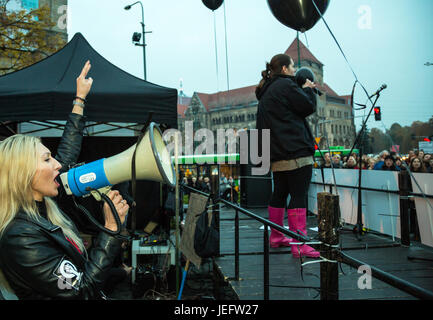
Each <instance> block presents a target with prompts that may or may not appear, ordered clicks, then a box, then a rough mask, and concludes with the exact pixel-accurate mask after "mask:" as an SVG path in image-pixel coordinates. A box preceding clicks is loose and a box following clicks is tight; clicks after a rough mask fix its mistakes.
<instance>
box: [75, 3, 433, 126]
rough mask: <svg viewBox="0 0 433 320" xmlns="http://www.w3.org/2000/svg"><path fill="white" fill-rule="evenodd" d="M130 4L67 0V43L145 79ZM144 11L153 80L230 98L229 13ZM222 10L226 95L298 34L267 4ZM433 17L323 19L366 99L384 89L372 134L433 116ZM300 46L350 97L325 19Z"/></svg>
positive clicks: (386, 13) (361, 7)
mask: <svg viewBox="0 0 433 320" xmlns="http://www.w3.org/2000/svg"><path fill="white" fill-rule="evenodd" d="M133 2H135V1H128V0H127V1H125V0H105V1H101V0H69V1H68V3H69V4H68V36H69V39H71V38H72V37H73V36H74V34H75V33H76V32H81V33H82V34H83V35H84V37H85V38H86V39H87V40H88V41H89V43H90V44H91V45H92V47H93V48H94V49H96V50H97V51H98V52H99V53H100V54H101V55H102V56H104V57H105V58H106V59H107V60H109V61H111V62H112V63H114V64H116V65H117V66H118V67H120V68H122V69H123V70H125V71H127V72H129V73H131V74H133V75H135V76H137V77H140V78H143V52H142V49H141V47H136V46H134V45H133V44H132V40H131V38H132V34H133V33H134V32H141V24H140V22H141V19H142V13H141V7H140V5H139V4H137V5H135V6H133V7H132V8H131V10H129V11H126V10H124V9H123V8H124V7H125V5H127V4H131V3H133ZM142 3H143V5H144V21H145V25H146V31H152V33H149V34H146V43H147V47H146V60H147V80H148V81H150V82H153V83H157V84H159V85H163V86H167V87H171V88H177V89H179V88H180V87H179V82H180V79H183V89H184V92H185V93H186V94H187V95H189V96H191V95H192V94H193V92H195V91H197V92H204V93H214V92H217V91H223V90H227V72H226V48H225V36H224V32H225V31H224V30H225V29H224V6H221V7H220V8H219V9H218V10H216V11H215V12H212V11H211V10H209V9H208V8H206V7H205V6H204V5H203V3H202V1H201V0H182V1H175V0H143V1H142ZM225 12H226V21H227V24H226V25H227V51H228V77H229V88H230V89H234V88H240V87H244V86H250V85H254V84H257V82H258V81H259V79H260V72H261V70H263V69H264V66H265V62H266V61H269V60H270V59H271V58H272V56H273V55H275V54H277V53H283V52H284V51H285V50H286V49H287V48H288V46H289V45H290V43H291V42H292V41H293V40H294V39H295V37H296V31H295V30H293V29H290V28H288V27H286V26H284V25H283V24H281V23H280V22H279V21H278V20H276V18H275V17H274V16H273V15H272V13H271V11H270V9H269V8H268V4H267V1H266V0H225ZM432 12H433V1H432V0H349V1H348V0H331V2H330V5H329V7H328V10H327V11H326V13H325V15H324V17H325V20H326V21H327V23H328V25H329V27H330V28H331V30H332V31H333V32H334V34H335V37H336V38H337V40H338V42H339V43H340V45H341V46H342V49H343V50H344V52H345V54H346V56H347V58H348V60H349V63H350V65H351V66H352V67H353V69H354V71H355V73H356V75H357V76H358V80H359V81H360V82H361V83H362V84H363V85H364V86H365V88H366V89H367V91H368V92H369V93H370V94H372V93H374V92H375V91H376V90H377V89H378V88H379V87H380V86H381V85H382V84H383V83H385V84H387V85H388V88H387V89H386V90H385V91H383V93H382V95H381V98H380V99H379V103H378V105H380V106H381V107H382V120H383V122H375V121H374V119H371V120H370V121H369V123H368V125H369V127H370V128H372V127H379V128H381V129H382V130H383V129H384V126H385V127H386V128H389V127H390V126H391V124H392V123H394V122H398V123H400V124H401V125H410V124H411V123H412V122H413V121H416V120H420V121H427V120H428V119H429V118H430V117H431V116H432V115H433V66H425V63H426V62H431V63H433V19H432V18H431V14H432ZM214 17H215V20H216V34H217V48H218V54H217V59H216V56H215V44H214V42H215V37H214V32H215V29H214ZM300 39H301V41H303V42H304V44H305V45H307V46H308V47H309V49H310V50H311V52H312V53H313V54H314V55H315V56H316V57H317V58H318V59H319V60H320V61H321V62H322V63H323V64H324V65H325V67H324V80H325V82H326V83H328V85H329V86H330V87H331V88H333V89H334V90H335V91H336V92H337V93H338V94H339V95H347V94H350V92H351V90H352V86H353V84H354V81H355V77H354V75H353V74H352V71H351V70H350V67H349V65H348V64H347V62H346V61H345V59H344V57H343V56H342V54H341V53H340V51H339V49H338V47H337V45H336V43H335V42H334V40H333V38H332V37H331V34H330V33H329V32H328V30H327V29H326V26H325V24H324V23H323V21H319V22H318V23H317V24H316V26H315V27H314V28H313V29H311V30H309V31H307V32H306V34H300ZM216 64H218V72H217V71H216ZM92 77H93V78H94V80H95V81H97V80H98V79H97V75H96V74H95V75H92ZM217 79H218V81H217ZM356 93H357V94H356V96H355V102H358V103H365V102H366V96H365V94H364V93H363V91H362V90H361V87H359V86H358V87H357V89H356ZM363 114H364V113H363V111H357V112H356V116H357V117H359V116H362V115H363ZM359 119H360V118H357V120H356V124H357V125H358V126H359V123H360V120H359Z"/></svg>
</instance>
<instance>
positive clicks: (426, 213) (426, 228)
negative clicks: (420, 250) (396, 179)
mask: <svg viewBox="0 0 433 320" xmlns="http://www.w3.org/2000/svg"><path fill="white" fill-rule="evenodd" d="M413 176H414V178H415V179H416V181H417V182H418V184H419V186H420V187H421V190H422V192H424V194H425V195H430V196H431V195H433V174H431V173H413ZM411 182H412V190H413V192H414V193H421V190H420V189H419V188H418V186H417V184H416V183H415V181H414V180H413V179H412V178H411ZM414 199H415V208H416V218H417V220H418V227H419V234H420V237H421V243H422V244H425V245H427V246H430V247H433V210H432V207H433V199H429V198H425V199H424V197H415V198H414Z"/></svg>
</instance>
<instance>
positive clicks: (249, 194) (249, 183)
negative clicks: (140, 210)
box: [240, 130, 272, 208]
mask: <svg viewBox="0 0 433 320" xmlns="http://www.w3.org/2000/svg"><path fill="white" fill-rule="evenodd" d="M247 133H248V145H250V130H248V131H247ZM249 149H250V148H249ZM259 152H261V148H260V143H259ZM252 168H254V165H252V164H251V159H250V155H249V154H248V164H241V165H240V180H241V181H240V194H241V207H243V208H266V207H267V206H268V205H269V201H270V199H271V196H272V176H271V171H270V170H269V172H268V173H267V174H266V175H260V176H259V175H253V174H252Z"/></svg>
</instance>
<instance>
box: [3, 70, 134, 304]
mask: <svg viewBox="0 0 433 320" xmlns="http://www.w3.org/2000/svg"><path fill="white" fill-rule="evenodd" d="M90 67H91V66H90V63H89V62H87V63H86V65H85V66H84V68H83V70H82V72H81V74H80V76H79V77H78V78H77V96H76V98H75V99H74V102H73V104H74V106H73V110H72V113H71V114H70V115H69V118H68V122H67V124H66V127H65V131H64V133H63V136H62V139H61V142H60V145H59V148H58V150H57V156H56V158H54V157H53V156H52V155H51V153H50V150H48V149H47V148H46V147H45V146H44V145H43V144H42V143H41V141H40V139H39V138H36V137H32V136H25V135H19V134H18V135H14V136H12V137H9V138H7V139H5V140H4V141H2V142H0V168H1V169H0V269H1V270H2V273H3V276H2V277H0V286H2V287H3V288H11V289H12V290H13V291H14V293H15V295H16V296H17V297H18V298H19V299H32V300H36V299H98V298H103V297H104V295H103V293H102V292H101V291H100V290H99V289H100V287H101V285H102V283H103V281H104V279H105V276H106V272H107V270H109V269H110V268H111V266H112V262H113V260H114V258H115V256H116V255H117V254H118V253H119V250H120V245H121V241H120V240H118V239H117V238H115V237H113V236H111V235H109V234H107V233H100V234H99V235H98V237H97V239H96V241H95V245H94V248H93V249H92V250H91V251H90V252H89V253H88V254H87V252H86V250H85V247H84V245H83V241H82V240H81V239H80V237H79V233H78V231H77V229H76V228H75V226H74V224H73V223H72V222H71V220H70V219H69V218H68V216H67V215H66V214H64V213H63V212H62V211H61V210H60V209H59V207H58V205H57V203H56V201H55V200H56V199H57V198H58V196H59V192H60V191H61V190H62V188H61V187H60V184H59V182H58V177H59V174H60V172H61V171H65V170H67V169H68V165H69V164H71V163H72V162H75V161H76V160H77V158H78V155H79V153H80V149H81V139H82V131H83V128H84V120H83V109H84V103H85V101H86V100H85V98H86V96H87V94H88V92H89V91H90V88H91V86H92V82H93V80H92V78H88V79H86V76H87V73H88V71H89V70H90ZM59 188H60V189H59ZM109 197H110V199H111V200H112V201H113V203H114V205H115V208H116V210H117V211H118V213H119V218H120V220H121V222H122V223H123V222H124V220H125V216H126V213H127V211H128V208H129V207H128V205H127V204H126V202H125V201H124V200H123V199H122V197H121V196H120V194H119V193H118V191H112V192H111V193H110V194H109ZM103 211H104V215H105V227H106V228H107V229H110V230H112V231H116V230H117V224H116V222H115V220H114V217H113V214H112V212H111V210H110V208H109V207H108V205H104V209H103Z"/></svg>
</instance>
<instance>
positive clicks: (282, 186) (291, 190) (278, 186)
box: [269, 165, 313, 209]
mask: <svg viewBox="0 0 433 320" xmlns="http://www.w3.org/2000/svg"><path fill="white" fill-rule="evenodd" d="M312 174H313V166H312V165H309V166H305V167H302V168H299V169H296V170H292V171H281V172H272V176H273V181H274V191H273V193H272V197H271V201H270V203H269V205H270V206H271V207H274V208H285V207H286V203H287V197H288V196H289V194H290V203H289V206H288V209H295V208H306V207H307V199H308V188H309V187H310V181H311V176H312Z"/></svg>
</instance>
